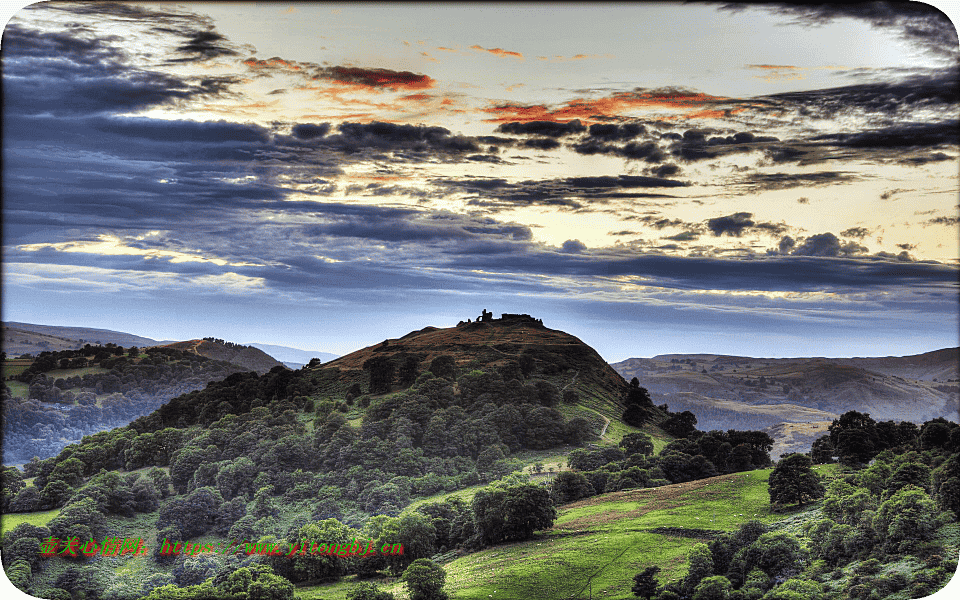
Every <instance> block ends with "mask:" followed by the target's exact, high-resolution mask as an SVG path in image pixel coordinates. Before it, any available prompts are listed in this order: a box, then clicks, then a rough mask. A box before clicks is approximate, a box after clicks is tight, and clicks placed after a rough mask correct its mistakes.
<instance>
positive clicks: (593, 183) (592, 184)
mask: <svg viewBox="0 0 960 600" xmlns="http://www.w3.org/2000/svg"><path fill="white" fill-rule="evenodd" d="M564 181H566V182H568V183H569V184H571V185H573V186H575V187H581V188H638V187H683V186H687V185H690V184H689V183H685V182H683V181H677V180H675V179H663V178H662V177H643V176H642V175H618V176H616V177H611V176H608V175H603V176H597V177H570V178H568V179H565V180H564Z"/></svg>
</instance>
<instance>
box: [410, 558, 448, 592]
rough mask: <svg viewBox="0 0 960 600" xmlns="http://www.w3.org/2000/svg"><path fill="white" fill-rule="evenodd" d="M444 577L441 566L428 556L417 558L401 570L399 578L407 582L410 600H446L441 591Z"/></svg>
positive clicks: (445, 575) (444, 573)
mask: <svg viewBox="0 0 960 600" xmlns="http://www.w3.org/2000/svg"><path fill="white" fill-rule="evenodd" d="M446 578H447V574H446V572H445V571H444V570H443V567H441V566H440V565H438V564H437V563H435V562H433V561H432V560H430V559H429V558H418V559H417V560H415V561H413V563H412V564H411V565H410V566H409V567H407V570H406V571H404V572H403V577H401V580H402V581H403V582H404V583H406V584H407V589H408V590H409V591H410V600H447V598H448V595H447V593H446V592H445V591H443V584H444V583H445V582H446Z"/></svg>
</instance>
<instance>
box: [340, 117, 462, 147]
mask: <svg viewBox="0 0 960 600" xmlns="http://www.w3.org/2000/svg"><path fill="white" fill-rule="evenodd" d="M337 130H338V131H339V135H335V136H329V137H328V138H326V139H325V140H324V144H329V145H334V146H337V147H339V148H340V149H343V150H346V151H355V150H359V149H360V148H381V149H391V150H394V151H397V150H401V149H403V150H413V151H419V152H427V151H437V152H444V153H453V154H457V153H465V152H479V151H480V146H479V145H477V143H476V142H475V141H474V140H472V139H470V138H468V137H465V136H462V135H452V134H451V133H450V130H449V129H445V128H443V127H428V126H424V125H397V124H394V123H381V122H378V121H374V122H372V123H341V124H340V126H339V127H338V128H337Z"/></svg>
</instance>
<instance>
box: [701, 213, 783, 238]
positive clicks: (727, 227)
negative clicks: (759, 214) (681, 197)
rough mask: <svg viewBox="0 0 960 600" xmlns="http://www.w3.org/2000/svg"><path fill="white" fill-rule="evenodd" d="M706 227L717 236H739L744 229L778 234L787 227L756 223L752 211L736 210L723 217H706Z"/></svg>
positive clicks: (776, 224) (777, 224) (779, 224)
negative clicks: (736, 211)
mask: <svg viewBox="0 0 960 600" xmlns="http://www.w3.org/2000/svg"><path fill="white" fill-rule="evenodd" d="M707 229H709V230H710V231H711V232H712V233H713V235H714V236H717V237H719V236H721V235H729V236H732V237H740V236H742V235H743V234H744V232H746V231H753V232H757V233H766V234H768V235H780V234H782V233H783V232H784V231H786V230H787V229H789V228H788V227H787V226H786V225H784V224H782V223H767V222H763V223H757V222H755V221H754V220H753V213H748V212H738V213H734V214H732V215H727V216H724V217H715V218H713V219H708V220H707Z"/></svg>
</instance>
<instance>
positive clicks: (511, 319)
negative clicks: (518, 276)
mask: <svg viewBox="0 0 960 600" xmlns="http://www.w3.org/2000/svg"><path fill="white" fill-rule="evenodd" d="M494 320H498V321H500V322H504V323H523V322H526V323H530V324H531V325H540V326H541V327H542V326H543V319H536V318H534V317H532V316H530V315H528V314H522V315H518V314H513V313H503V314H502V315H500V318H499V319H494V318H493V313H492V312H488V311H487V309H483V311H482V312H481V313H480V316H479V317H477V320H476V321H471V320H470V319H467V320H466V321H460V322H459V323H457V327H460V326H462V325H467V324H470V323H491V322H493V321H494Z"/></svg>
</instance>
